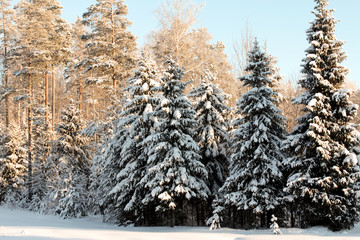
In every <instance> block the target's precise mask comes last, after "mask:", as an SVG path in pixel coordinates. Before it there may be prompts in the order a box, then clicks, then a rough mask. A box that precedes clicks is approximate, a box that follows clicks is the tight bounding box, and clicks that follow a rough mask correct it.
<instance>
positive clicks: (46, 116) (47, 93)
mask: <svg viewBox="0 0 360 240" xmlns="http://www.w3.org/2000/svg"><path fill="white" fill-rule="evenodd" d="M48 108H49V72H48V71H46V75H45V124H46V126H47V123H48V120H49V109H48Z"/></svg>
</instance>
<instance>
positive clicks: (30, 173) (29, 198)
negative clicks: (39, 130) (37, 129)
mask: <svg viewBox="0 0 360 240" xmlns="http://www.w3.org/2000/svg"><path fill="white" fill-rule="evenodd" d="M29 69H31V58H30V61H29ZM28 81H29V82H28V158H29V159H28V200H29V201H30V200H31V199H32V106H31V105H32V82H31V73H29V77H28Z"/></svg>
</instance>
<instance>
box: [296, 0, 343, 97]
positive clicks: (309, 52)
mask: <svg viewBox="0 0 360 240" xmlns="http://www.w3.org/2000/svg"><path fill="white" fill-rule="evenodd" d="M315 3H316V7H315V11H313V13H314V15H315V20H314V21H312V22H311V26H310V28H309V29H308V30H307V31H306V33H307V40H308V42H309V43H310V47H309V48H308V49H306V51H305V52H306V58H304V59H303V64H302V68H303V69H302V73H303V74H304V75H305V76H304V78H303V79H301V80H300V84H301V86H302V87H303V88H305V89H308V90H309V91H310V92H316V91H318V90H317V89H318V88H320V89H324V90H325V91H331V90H334V89H335V88H339V87H341V86H342V85H343V83H344V81H345V78H346V74H347V73H348V71H349V70H348V69H347V68H345V67H343V66H340V65H339V64H340V63H341V62H343V61H344V60H345V58H346V55H345V52H343V51H342V46H343V44H344V42H342V41H339V40H337V39H336V37H335V25H336V23H337V22H338V21H337V20H336V19H335V18H334V17H333V16H332V13H333V12H334V10H333V9H326V8H325V7H326V6H327V3H328V1H327V0H315ZM305 103H306V102H305Z"/></svg>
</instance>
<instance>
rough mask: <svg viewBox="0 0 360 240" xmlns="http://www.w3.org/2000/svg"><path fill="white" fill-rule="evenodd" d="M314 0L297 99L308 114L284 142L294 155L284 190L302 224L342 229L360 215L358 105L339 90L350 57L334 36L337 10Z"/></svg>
mask: <svg viewBox="0 0 360 240" xmlns="http://www.w3.org/2000/svg"><path fill="white" fill-rule="evenodd" d="M315 3H316V6H315V11H314V12H313V13H314V15H315V20H314V21H312V22H311V25H310V28H309V29H308V30H307V32H306V33H307V40H308V42H309V44H310V46H309V48H308V49H306V51H305V52H306V57H305V58H304V59H303V64H302V73H303V75H304V76H303V78H302V79H300V81H299V84H300V86H301V87H302V88H304V89H305V92H304V93H303V94H302V95H300V96H299V97H297V98H296V99H295V101H294V103H295V104H302V105H305V107H304V108H303V109H302V110H303V111H304V115H303V116H301V117H300V118H299V119H298V125H297V126H295V128H294V129H293V132H292V133H291V134H290V136H289V137H288V138H287V140H286V141H285V148H286V149H287V150H288V152H289V154H290V157H289V158H288V159H287V160H286V161H285V167H286V170H287V171H288V175H289V176H288V179H287V185H286V189H285V190H286V193H287V194H289V196H288V197H287V198H286V199H287V200H288V201H289V202H292V203H294V206H296V209H295V210H294V211H295V212H294V214H296V218H297V219H300V225H301V226H303V227H306V226H311V225H326V226H329V227H330V228H331V229H333V230H339V229H343V228H350V227H352V226H353V225H354V223H355V222H356V221H358V219H359V202H358V198H357V197H356V192H355V189H354V188H355V186H356V184H357V182H358V181H359V180H358V179H359V164H358V160H357V157H356V154H357V153H358V152H357V151H356V148H355V147H356V146H358V144H359V140H360V139H359V132H358V131H357V130H356V129H355V126H354V125H353V124H351V123H350V121H352V120H353V119H354V117H355V115H356V112H357V106H356V105H354V104H353V103H352V102H351V101H349V96H350V91H349V90H346V89H341V87H342V85H343V84H344V81H345V79H346V74H347V73H348V69H347V68H345V67H344V66H342V65H341V63H342V61H343V60H344V59H345V57H346V56H345V53H344V52H343V51H342V46H343V42H342V41H339V40H337V39H336V37H335V25H336V22H337V21H336V20H335V18H334V17H333V15H332V13H333V11H334V10H332V9H327V8H326V6H327V4H328V1H327V0H315Z"/></svg>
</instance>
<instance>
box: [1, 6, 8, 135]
mask: <svg viewBox="0 0 360 240" xmlns="http://www.w3.org/2000/svg"><path fill="white" fill-rule="evenodd" d="M1 12H2V13H3V14H2V20H3V29H2V31H3V35H4V37H3V41H4V42H3V44H4V59H3V67H4V84H5V88H6V89H7V90H8V87H9V83H8V73H7V55H8V54H7V38H6V31H5V25H6V24H5V13H4V6H3V4H1ZM9 104H10V102H9V97H8V95H6V96H5V126H6V128H7V129H8V128H9V125H10V116H9Z"/></svg>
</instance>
